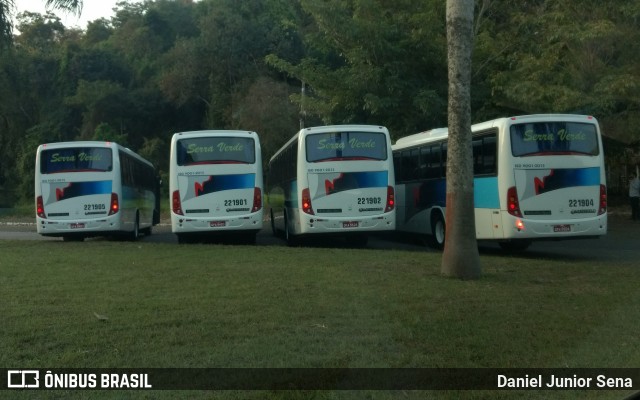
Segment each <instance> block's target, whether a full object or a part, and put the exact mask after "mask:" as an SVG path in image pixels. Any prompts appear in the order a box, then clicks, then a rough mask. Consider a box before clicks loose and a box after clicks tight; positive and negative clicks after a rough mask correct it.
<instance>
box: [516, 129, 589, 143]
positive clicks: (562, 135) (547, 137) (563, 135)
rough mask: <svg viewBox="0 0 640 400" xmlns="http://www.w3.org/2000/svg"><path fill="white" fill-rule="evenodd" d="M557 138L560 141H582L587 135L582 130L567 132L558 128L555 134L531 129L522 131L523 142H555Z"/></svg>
mask: <svg viewBox="0 0 640 400" xmlns="http://www.w3.org/2000/svg"><path fill="white" fill-rule="evenodd" d="M556 137H557V139H556ZM558 139H559V140H560V141H561V142H568V141H584V140H586V139H587V136H586V135H585V134H584V133H583V132H568V131H567V130H566V129H560V130H559V131H558V132H557V133H555V134H554V133H534V132H533V131H526V132H525V133H524V141H525V142H542V141H549V142H555V141H556V140H558Z"/></svg>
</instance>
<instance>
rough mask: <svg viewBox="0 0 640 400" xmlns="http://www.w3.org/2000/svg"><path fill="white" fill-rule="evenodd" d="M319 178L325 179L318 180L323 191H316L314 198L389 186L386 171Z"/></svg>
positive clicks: (348, 173)
mask: <svg viewBox="0 0 640 400" xmlns="http://www.w3.org/2000/svg"><path fill="white" fill-rule="evenodd" d="M319 176H321V177H325V178H323V179H321V180H320V184H321V185H323V188H322V189H324V190H321V188H319V190H316V191H315V194H316V197H318V196H323V195H324V196H328V195H330V194H334V193H338V192H343V191H345V190H352V189H364V188H376V187H387V186H388V184H389V173H388V171H360V172H341V173H337V174H336V173H330V174H319ZM326 177H328V178H329V179H327V178H326ZM323 192H324V193H323Z"/></svg>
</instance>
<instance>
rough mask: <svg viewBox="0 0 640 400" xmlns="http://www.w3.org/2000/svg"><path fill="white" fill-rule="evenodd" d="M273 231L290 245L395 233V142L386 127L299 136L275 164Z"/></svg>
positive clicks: (359, 241)
mask: <svg viewBox="0 0 640 400" xmlns="http://www.w3.org/2000/svg"><path fill="white" fill-rule="evenodd" d="M267 192H268V193H267V197H268V204H269V207H270V216H271V229H272V231H273V234H274V235H277V234H278V233H279V232H283V233H284V236H285V238H286V240H287V243H288V244H290V245H293V244H296V242H298V239H300V238H301V237H302V236H303V235H316V234H333V235H336V234H337V235H342V236H347V237H349V239H350V240H351V243H353V244H355V245H360V246H364V245H366V243H367V240H368V233H370V232H376V231H389V230H394V229H395V206H394V201H395V200H394V174H393V161H392V157H391V140H390V138H389V132H388V131H387V129H386V128H385V127H382V126H372V125H335V126H319V127H313V128H306V129H302V130H300V131H299V132H298V133H296V134H295V135H294V136H293V137H292V138H291V139H290V140H289V141H288V142H287V143H286V144H285V145H284V146H283V147H282V148H281V149H280V150H278V151H277V152H276V154H275V155H274V156H273V157H272V158H271V160H270V161H269V171H268V176H267Z"/></svg>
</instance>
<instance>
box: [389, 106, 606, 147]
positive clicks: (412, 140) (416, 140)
mask: <svg viewBox="0 0 640 400" xmlns="http://www.w3.org/2000/svg"><path fill="white" fill-rule="evenodd" d="M566 120H571V121H579V120H587V121H589V122H592V123H596V124H597V121H596V119H595V118H594V117H593V116H591V115H580V114H529V115H517V116H513V117H502V118H496V119H492V120H490V121H485V122H480V123H477V124H473V125H471V131H472V132H478V131H483V130H486V129H489V128H493V127H495V126H499V125H502V124H507V125H509V124H512V123H519V122H535V121H566ZM448 136H449V129H448V128H435V129H431V130H428V131H424V132H420V133H415V134H413V135H408V136H405V137H402V138H400V139H398V140H396V143H395V144H394V145H393V146H391V148H392V149H393V150H397V149H403V148H406V147H410V146H415V145H419V144H422V143H429V142H433V141H436V140H442V139H446V138H447V137H448Z"/></svg>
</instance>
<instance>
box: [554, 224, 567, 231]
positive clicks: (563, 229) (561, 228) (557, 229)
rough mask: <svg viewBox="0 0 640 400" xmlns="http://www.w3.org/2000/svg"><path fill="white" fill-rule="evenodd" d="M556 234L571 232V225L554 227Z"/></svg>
mask: <svg viewBox="0 0 640 400" xmlns="http://www.w3.org/2000/svg"><path fill="white" fill-rule="evenodd" d="M553 231H554V232H571V225H554V226H553Z"/></svg>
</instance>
